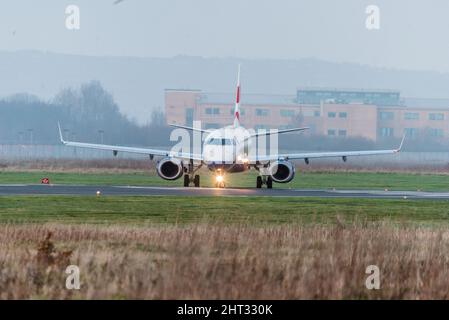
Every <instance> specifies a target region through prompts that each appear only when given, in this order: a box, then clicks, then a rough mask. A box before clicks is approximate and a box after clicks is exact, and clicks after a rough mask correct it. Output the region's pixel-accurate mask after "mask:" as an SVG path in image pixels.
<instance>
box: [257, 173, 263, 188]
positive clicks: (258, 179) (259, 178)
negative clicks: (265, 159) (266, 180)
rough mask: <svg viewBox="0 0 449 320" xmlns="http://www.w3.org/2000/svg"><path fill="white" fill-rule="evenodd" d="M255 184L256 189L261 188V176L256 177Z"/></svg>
mask: <svg viewBox="0 0 449 320" xmlns="http://www.w3.org/2000/svg"><path fill="white" fill-rule="evenodd" d="M256 186H257V189H260V188H262V177H261V176H258V177H257V180H256Z"/></svg>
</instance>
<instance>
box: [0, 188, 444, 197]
mask: <svg viewBox="0 0 449 320" xmlns="http://www.w3.org/2000/svg"><path fill="white" fill-rule="evenodd" d="M97 191H99V192H100V194H101V195H102V196H189V197H192V196H241V197H318V198H367V199H368V198H373V199H376V198H378V199H379V198H380V199H428V200H449V192H418V191H383V190H325V189H322V190H318V189H316V190H315V189H255V188H254V189H245V188H229V189H216V188H182V187H179V188H178V187H150V186H87V185H40V184H39V185H28V184H22V185H20V184H14V185H0V196H16V195H73V196H88V195H91V196H95V195H96V194H97Z"/></svg>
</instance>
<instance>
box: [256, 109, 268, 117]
mask: <svg viewBox="0 0 449 320" xmlns="http://www.w3.org/2000/svg"><path fill="white" fill-rule="evenodd" d="M268 114H269V110H268V109H256V116H258V117H267V116H268Z"/></svg>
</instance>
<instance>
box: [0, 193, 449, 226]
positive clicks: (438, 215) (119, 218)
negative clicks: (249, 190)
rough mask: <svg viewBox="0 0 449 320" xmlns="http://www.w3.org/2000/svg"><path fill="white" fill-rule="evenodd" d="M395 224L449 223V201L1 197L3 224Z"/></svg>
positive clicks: (0, 217)
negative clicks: (342, 221) (391, 222)
mask: <svg viewBox="0 0 449 320" xmlns="http://www.w3.org/2000/svg"><path fill="white" fill-rule="evenodd" d="M337 216H338V217H340V218H341V219H343V220H345V221H353V220H361V221H365V220H367V221H376V220H391V221H394V222H407V223H420V224H432V225H434V224H446V223H447V222H448V221H449V202H448V201H425V200H421V201H418V200H390V199H387V200H384V199H318V198H269V197H247V198H246V197H195V198H192V197H169V196H164V197H163V196H161V197H107V196H105V197H103V196H102V197H90V196H14V197H9V196H8V197H0V223H6V222H14V223H47V222H59V223H75V224H84V223H89V224H90V223H93V224H131V225H145V224H148V225H151V224H160V223H162V224H178V223H179V224H184V223H192V222H206V221H207V222H211V221H212V222H225V223H251V224H265V223H270V224H272V223H274V224H277V223H296V222H300V223H307V222H316V223H335V221H336V218H337Z"/></svg>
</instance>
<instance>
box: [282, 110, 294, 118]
mask: <svg viewBox="0 0 449 320" xmlns="http://www.w3.org/2000/svg"><path fill="white" fill-rule="evenodd" d="M280 113H281V116H282V117H293V116H294V115H295V111H293V110H281V112H280Z"/></svg>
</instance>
